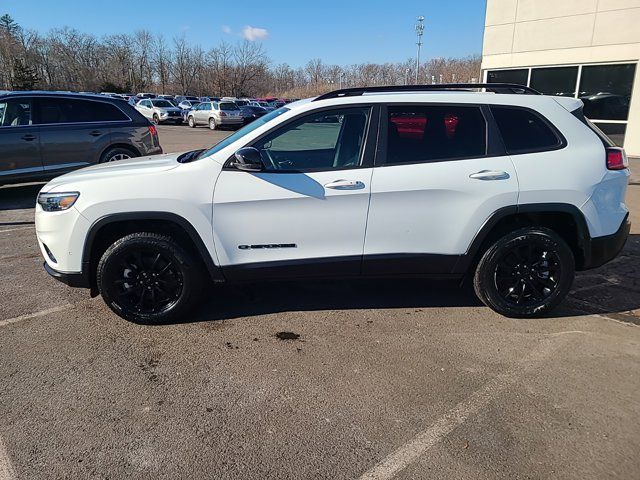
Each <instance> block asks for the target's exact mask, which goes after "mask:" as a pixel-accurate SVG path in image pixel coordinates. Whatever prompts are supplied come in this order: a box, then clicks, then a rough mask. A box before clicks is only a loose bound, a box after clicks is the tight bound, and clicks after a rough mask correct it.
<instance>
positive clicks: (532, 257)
mask: <svg viewBox="0 0 640 480" xmlns="http://www.w3.org/2000/svg"><path fill="white" fill-rule="evenodd" d="M574 274H575V259H574V256H573V252H572V251H571V249H570V248H569V246H568V245H567V243H566V242H565V241H564V240H563V238H562V237H560V236H559V235H558V234H557V233H555V232H554V231H552V230H550V229H548V228H542V227H525V228H521V229H519V230H516V231H513V232H509V233H507V234H505V235H504V236H503V237H502V238H499V239H498V240H497V241H495V242H494V243H493V244H492V245H490V246H489V248H487V250H486V251H485V252H484V254H483V255H482V257H481V258H480V261H479V262H478V266H477V267H476V271H475V275H474V278H473V286H474V290H475V292H476V295H477V296H478V298H479V299H480V300H482V302H483V303H484V304H485V305H487V306H488V307H490V308H492V309H493V310H494V311H496V312H498V313H500V314H502V315H505V316H508V317H523V318H526V317H536V316H541V315H543V314H545V313H546V312H549V311H550V310H552V309H553V308H555V307H556V306H557V305H558V304H559V303H560V302H561V301H562V300H563V299H564V298H565V297H566V295H567V294H568V293H569V290H570V288H571V284H572V283H573V277H574Z"/></svg>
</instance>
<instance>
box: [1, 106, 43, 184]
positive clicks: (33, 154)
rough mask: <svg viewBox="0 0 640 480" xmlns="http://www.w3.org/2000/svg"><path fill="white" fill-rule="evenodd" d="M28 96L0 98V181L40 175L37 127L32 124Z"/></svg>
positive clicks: (41, 170)
mask: <svg viewBox="0 0 640 480" xmlns="http://www.w3.org/2000/svg"><path fill="white" fill-rule="evenodd" d="M32 110H33V109H32V100H31V99H30V98H26V97H24V98H15V97H12V98H10V99H4V100H0V184H2V183H3V178H5V179H7V178H23V177H24V178H28V177H29V176H34V177H37V176H40V175H42V172H43V168H42V159H41V156H40V129H39V128H38V127H37V126H36V125H34V124H33V119H32Z"/></svg>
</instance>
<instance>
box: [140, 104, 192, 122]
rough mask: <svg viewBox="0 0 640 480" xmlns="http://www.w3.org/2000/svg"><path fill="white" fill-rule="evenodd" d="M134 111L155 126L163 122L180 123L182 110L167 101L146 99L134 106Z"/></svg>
mask: <svg viewBox="0 0 640 480" xmlns="http://www.w3.org/2000/svg"><path fill="white" fill-rule="evenodd" d="M136 110H138V111H139V112H140V113H141V114H142V115H144V117H146V118H148V119H149V120H151V121H152V122H153V123H155V124H159V123H163V122H173V123H182V109H180V108H178V107H176V106H175V105H174V104H173V103H172V102H170V101H169V100H165V99H157V98H154V99H148V98H146V99H144V100H140V101H139V102H138V103H137V104H136Z"/></svg>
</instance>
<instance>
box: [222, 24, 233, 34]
mask: <svg viewBox="0 0 640 480" xmlns="http://www.w3.org/2000/svg"><path fill="white" fill-rule="evenodd" d="M222 33H231V27H230V26H229V25H222Z"/></svg>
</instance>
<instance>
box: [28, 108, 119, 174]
mask: <svg viewBox="0 0 640 480" xmlns="http://www.w3.org/2000/svg"><path fill="white" fill-rule="evenodd" d="M128 120H129V117H127V116H126V115H125V114H124V113H123V112H122V111H121V110H120V109H118V108H117V107H116V106H114V105H112V104H110V103H107V102H101V101H94V100H83V99H76V98H54V97H40V98H38V99H36V121H37V122H38V123H39V124H40V136H41V145H42V147H41V149H42V163H43V166H44V169H45V170H46V171H51V172H58V171H59V172H62V171H65V170H71V169H74V168H79V167H82V166H84V165H89V164H91V163H96V162H97V161H98V159H99V157H100V155H101V153H102V152H103V151H104V150H105V149H106V148H107V147H108V145H109V143H110V136H111V135H110V134H111V131H110V126H111V125H116V124H117V123H118V122H122V121H128Z"/></svg>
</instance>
